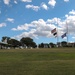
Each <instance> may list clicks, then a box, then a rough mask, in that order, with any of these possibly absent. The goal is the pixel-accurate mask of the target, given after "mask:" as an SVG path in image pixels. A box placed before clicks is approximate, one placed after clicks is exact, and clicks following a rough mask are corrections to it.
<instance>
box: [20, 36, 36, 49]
mask: <svg viewBox="0 0 75 75" xmlns="http://www.w3.org/2000/svg"><path fill="white" fill-rule="evenodd" d="M20 42H21V43H22V45H24V44H25V45H26V46H27V47H34V48H35V47H37V45H36V43H35V42H34V41H33V39H31V38H30V37H23V38H22V39H21V40H20Z"/></svg>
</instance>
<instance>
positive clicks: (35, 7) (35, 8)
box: [26, 5, 40, 11]
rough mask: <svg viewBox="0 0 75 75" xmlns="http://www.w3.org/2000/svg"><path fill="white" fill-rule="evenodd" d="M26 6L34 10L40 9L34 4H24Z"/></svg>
mask: <svg viewBox="0 0 75 75" xmlns="http://www.w3.org/2000/svg"><path fill="white" fill-rule="evenodd" d="M26 8H27V9H30V8H31V9H33V10H35V11H38V10H39V9H40V7H39V6H34V5H26Z"/></svg>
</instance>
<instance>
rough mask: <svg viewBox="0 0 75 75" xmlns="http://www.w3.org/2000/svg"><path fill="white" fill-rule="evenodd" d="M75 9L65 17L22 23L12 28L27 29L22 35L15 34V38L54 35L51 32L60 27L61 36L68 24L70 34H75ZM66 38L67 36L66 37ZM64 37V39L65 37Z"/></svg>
mask: <svg viewBox="0 0 75 75" xmlns="http://www.w3.org/2000/svg"><path fill="white" fill-rule="evenodd" d="M74 13H75V11H74V10H72V11H70V12H69V13H68V14H66V15H67V16H66V15H65V19H64V20H62V19H61V18H57V17H54V18H52V19H47V20H46V21H45V20H43V19H38V20H35V21H32V22H31V23H25V24H24V25H20V26H18V27H17V28H12V30H14V31H15V30H16V31H18V30H21V31H22V30H23V31H24V30H25V32H23V33H22V34H20V35H17V36H15V38H19V39H20V38H22V37H35V38H38V36H42V37H49V38H50V37H53V35H52V34H51V30H52V29H54V28H57V27H58V34H59V36H61V35H62V34H63V33H65V32H67V26H68V34H69V35H72V36H75V14H74ZM65 38H66V37H65ZM65 38H64V39H65Z"/></svg>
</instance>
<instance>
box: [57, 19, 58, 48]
mask: <svg viewBox="0 0 75 75" xmlns="http://www.w3.org/2000/svg"><path fill="white" fill-rule="evenodd" d="M57 47H58V18H57Z"/></svg>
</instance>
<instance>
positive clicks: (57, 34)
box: [57, 18, 59, 47]
mask: <svg viewBox="0 0 75 75" xmlns="http://www.w3.org/2000/svg"><path fill="white" fill-rule="evenodd" d="M58 39H59V38H58V18H57V47H58Z"/></svg>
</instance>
